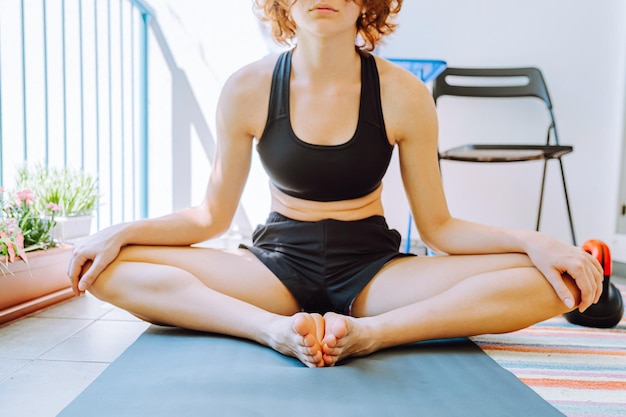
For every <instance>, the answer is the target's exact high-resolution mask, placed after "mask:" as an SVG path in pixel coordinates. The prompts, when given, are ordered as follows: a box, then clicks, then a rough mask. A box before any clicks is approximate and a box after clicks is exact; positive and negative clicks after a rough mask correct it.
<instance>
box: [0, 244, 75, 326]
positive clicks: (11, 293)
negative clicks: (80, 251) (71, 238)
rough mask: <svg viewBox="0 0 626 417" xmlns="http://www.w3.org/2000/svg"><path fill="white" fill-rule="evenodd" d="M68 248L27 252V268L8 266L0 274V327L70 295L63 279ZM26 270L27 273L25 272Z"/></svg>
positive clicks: (64, 277) (13, 264)
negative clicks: (3, 272) (8, 271)
mask: <svg viewBox="0 0 626 417" xmlns="http://www.w3.org/2000/svg"><path fill="white" fill-rule="evenodd" d="M71 254H72V246H70V245H63V246H60V247H58V248H53V249H48V250H45V251H35V252H29V253H28V262H29V266H30V268H29V266H27V265H26V263H24V262H22V261H17V262H12V263H9V270H10V271H11V272H12V273H13V275H11V274H9V273H7V272H6V271H5V275H4V276H3V275H2V274H0V324H3V323H7V322H9V321H12V320H15V319H17V318H19V317H22V316H25V315H27V314H30V313H33V312H35V311H37V310H40V309H42V308H44V307H48V306H50V305H52V304H55V303H58V302H60V301H63V300H66V299H68V298H71V297H73V296H74V294H73V292H72V289H71V286H70V281H69V279H68V278H67V266H68V264H69V261H70V257H71ZM29 269H30V272H29Z"/></svg>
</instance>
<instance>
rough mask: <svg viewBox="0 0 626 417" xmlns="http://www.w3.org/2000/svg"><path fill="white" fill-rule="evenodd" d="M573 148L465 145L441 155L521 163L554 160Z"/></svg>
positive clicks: (463, 159)
mask: <svg viewBox="0 0 626 417" xmlns="http://www.w3.org/2000/svg"><path fill="white" fill-rule="evenodd" d="M573 150H574V148H573V147H572V146H563V145H554V146H542V145H476V144H472V145H463V146H459V147H456V148H453V149H450V150H448V151H445V152H442V153H441V154H440V155H439V158H440V159H446V160H451V161H466V162H520V161H533V160H539V159H553V158H560V157H561V156H563V155H565V154H568V153H570V152H572V151H573Z"/></svg>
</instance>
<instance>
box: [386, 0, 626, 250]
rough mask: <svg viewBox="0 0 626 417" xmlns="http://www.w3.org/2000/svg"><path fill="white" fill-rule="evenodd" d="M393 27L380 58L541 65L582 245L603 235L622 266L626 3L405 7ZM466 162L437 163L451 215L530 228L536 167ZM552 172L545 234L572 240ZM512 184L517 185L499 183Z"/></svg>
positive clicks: (437, 0)
mask: <svg viewBox="0 0 626 417" xmlns="http://www.w3.org/2000/svg"><path fill="white" fill-rule="evenodd" d="M399 23H400V27H399V30H398V31H397V33H396V34H394V35H393V36H392V38H391V39H390V40H389V41H388V42H387V44H386V45H385V46H383V47H382V48H380V51H379V53H381V54H382V55H386V56H397V57H418V58H438V59H443V60H446V61H447V62H448V64H449V65H451V66H522V65H524V66H526V65H528V66H537V67H539V68H541V69H542V71H543V72H544V76H545V77H546V79H547V82H548V85H549V88H550V94H551V96H552V100H553V103H554V106H555V113H556V119H557V124H558V125H559V129H560V137H561V138H560V139H561V141H562V143H564V144H570V145H573V146H574V153H573V154H570V155H568V156H566V157H565V158H564V163H565V170H566V176H567V179H568V188H569V192H570V200H571V204H572V209H573V215H574V222H575V227H576V232H577V238H578V241H579V244H580V243H582V242H583V241H584V240H586V239H589V238H599V239H603V240H605V241H607V243H609V244H610V245H612V246H613V247H612V251H613V255H614V259H618V260H622V261H624V260H626V239H624V237H620V236H617V235H616V234H615V230H616V219H617V208H618V201H617V200H618V188H619V175H620V172H621V163H622V162H621V155H622V147H623V142H624V121H623V119H624V114H625V113H624V96H625V94H624V92H625V82H624V81H625V80H626V64H625V62H626V2H624V1H622V0H607V1H602V2H597V1H593V0H549V1H546V0H528V1H525V2H523V3H518V4H514V2H508V1H501V0H475V1H471V2H469V1H465V0H428V1H426V0H425V1H419V2H417V1H405V2H404V6H403V10H402V12H401V16H400V19H399ZM456 111H457V113H456V114H455V117H462V113H460V112H461V110H456ZM453 120H455V119H454V118H452V119H450V120H448V119H446V121H445V122H448V123H451V122H452V121H453ZM441 123H442V137H441V144H442V148H446V147H448V146H449V145H450V143H446V142H445V141H446V140H447V138H446V137H444V136H443V134H444V132H445V129H446V126H444V121H442V122H441ZM490 139H492V138H485V140H486V141H489V140H490ZM469 165H470V164H458V163H457V164H455V163H453V162H447V163H446V162H444V165H443V166H442V171H443V178H444V185H445V189H446V193H447V195H448V199H449V204H450V207H451V210H452V212H453V214H454V215H456V216H459V217H463V218H468V219H472V220H479V221H484V222H488V223H491V224H498V225H507V226H515V227H528V228H532V227H534V219H535V211H536V204H537V202H538V184H539V181H540V169H541V168H540V165H539V164H536V166H534V165H532V164H531V165H525V166H519V164H515V165H516V166H518V167H516V168H513V167H504V166H496V167H494V166H490V167H488V168H487V167H483V166H481V167H475V166H469ZM487 169H488V170H489V173H487V172H486V171H485V170H487ZM548 174H549V183H548V190H547V191H548V192H549V193H550V194H551V195H549V198H548V199H547V200H546V201H545V208H544V210H545V211H544V217H543V220H542V230H544V231H545V232H546V233H549V234H551V235H553V236H555V237H557V238H559V239H562V240H564V241H569V232H568V226H567V223H566V221H565V219H564V215H565V209H564V206H563V203H562V199H563V197H562V193H561V191H560V189H559V186H560V183H559V182H558V179H559V177H558V175H559V174H558V171H557V166H556V165H552V166H551V169H549V171H548ZM511 181H513V184H515V186H514V188H513V189H512V188H511V186H510V185H509V186H506V185H505V184H507V183H508V184H511ZM387 188H389V187H387ZM394 191H395V190H394ZM395 194H397V193H395V192H394V195H395ZM474 196H478V197H477V198H474ZM387 197H388V196H387ZM394 198H395V197H394ZM392 199H393V198H389V200H392ZM387 206H388V207H389V206H390V205H389V204H387ZM397 206H398V205H397V204H396V205H394V207H396V208H397Z"/></svg>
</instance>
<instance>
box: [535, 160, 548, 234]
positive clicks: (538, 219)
mask: <svg viewBox="0 0 626 417" xmlns="http://www.w3.org/2000/svg"><path fill="white" fill-rule="evenodd" d="M547 169H548V160H547V159H544V160H543V175H542V177H541V193H540V194H539V209H538V210H537V227H535V230H536V231H539V225H540V224H541V210H542V209H543V192H544V190H545V188H546V171H547Z"/></svg>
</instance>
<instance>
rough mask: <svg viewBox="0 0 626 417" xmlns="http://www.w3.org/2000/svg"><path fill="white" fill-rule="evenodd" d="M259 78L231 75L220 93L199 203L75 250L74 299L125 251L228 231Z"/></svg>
mask: <svg viewBox="0 0 626 417" xmlns="http://www.w3.org/2000/svg"><path fill="white" fill-rule="evenodd" d="M257 72H258V71H254V70H253V68H245V69H243V70H241V71H239V72H237V73H235V74H234V75H233V76H231V78H230V79H229V80H228V81H227V82H226V84H225V86H224V88H223V90H222V94H221V95H220V99H219V102H218V110H217V132H216V133H217V135H216V136H217V151H216V156H215V159H214V161H213V166H212V169H211V175H210V178H209V181H208V184H207V187H206V192H205V196H204V200H203V202H202V203H201V204H200V205H198V206H195V207H190V208H187V209H184V210H180V211H177V212H175V213H172V214H169V215H166V216H163V217H159V218H154V219H145V220H139V221H135V222H130V223H124V224H118V225H114V226H112V227H110V228H107V229H105V230H103V231H101V232H99V233H97V234H95V235H94V236H92V237H91V238H90V239H88V240H86V241H85V242H83V243H81V244H80V245H78V246H77V247H75V249H74V252H73V256H72V259H71V261H70V266H69V272H68V273H69V276H70V280H71V282H72V286H73V288H74V291H75V293H77V294H79V293H80V292H83V291H85V289H87V288H88V287H89V286H90V285H92V284H93V282H94V281H95V280H96V279H97V278H98V276H99V275H100V274H101V273H102V271H103V270H104V269H105V268H106V267H107V266H108V265H109V264H110V263H111V262H113V260H115V258H116V257H117V256H118V254H119V252H120V250H121V248H122V247H124V246H126V245H170V246H180V245H191V244H194V243H198V242H201V241H204V240H207V239H210V238H214V237H217V236H219V235H220V234H222V233H224V232H225V231H226V230H228V227H229V226H230V223H231V221H232V219H233V216H234V214H235V211H236V208H237V205H238V204H239V200H240V197H241V194H242V192H243V188H244V186H245V182H246V178H247V176H248V173H249V170H250V161H251V152H252V142H253V136H254V135H253V133H252V132H253V131H254V130H255V129H254V127H255V126H256V124H258V121H259V120H263V118H262V117H263V116H260V115H258V113H259V110H258V109H259V107H261V111H262V106H259V105H258V100H259V97H258V96H256V95H258V93H257V92H258V91H259V90H262V89H259V86H258V85H259V76H258V74H256V73H257ZM255 74H256V76H255ZM251 83H252V84H254V88H250V87H252V86H251ZM268 90H269V88H268ZM251 92H255V93H251ZM265 100H267V96H266V99H265Z"/></svg>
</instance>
